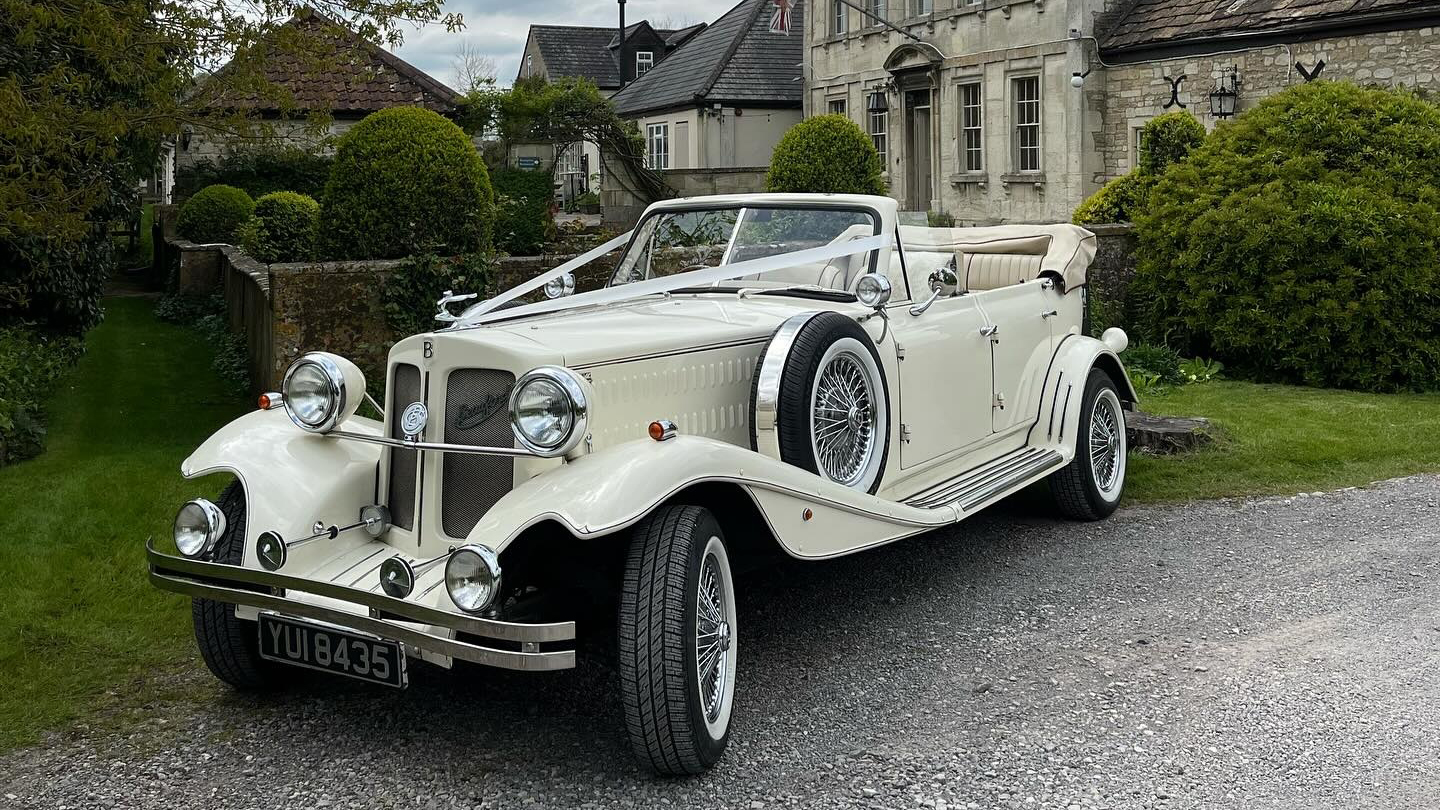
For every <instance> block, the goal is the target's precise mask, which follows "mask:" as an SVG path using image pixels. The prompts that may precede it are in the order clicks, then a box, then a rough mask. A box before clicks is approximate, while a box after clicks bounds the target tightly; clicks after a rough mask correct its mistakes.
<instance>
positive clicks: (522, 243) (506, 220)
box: [492, 169, 555, 256]
mask: <svg viewBox="0 0 1440 810" xmlns="http://www.w3.org/2000/svg"><path fill="white" fill-rule="evenodd" d="M492 179H493V180H494V183H495V247H496V248H498V249H500V250H503V251H505V252H506V253H509V254H510V255H512V256H532V255H535V254H537V253H539V252H540V249H541V247H543V246H544V244H545V243H546V242H547V241H549V240H551V239H553V238H554V237H555V218H554V216H553V215H551V213H550V202H551V200H552V199H554V196H555V186H554V182H553V181H552V180H551V178H550V173H549V172H542V171H532V170H527V169H500V170H499V171H497V172H495V174H494V175H493V178H492Z"/></svg>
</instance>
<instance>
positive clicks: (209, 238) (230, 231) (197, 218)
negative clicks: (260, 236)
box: [175, 184, 255, 244]
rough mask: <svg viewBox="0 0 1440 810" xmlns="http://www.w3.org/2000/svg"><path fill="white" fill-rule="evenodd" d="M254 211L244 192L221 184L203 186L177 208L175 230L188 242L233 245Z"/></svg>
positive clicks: (253, 205) (247, 195) (252, 203)
mask: <svg viewBox="0 0 1440 810" xmlns="http://www.w3.org/2000/svg"><path fill="white" fill-rule="evenodd" d="M254 210H255V201H254V200H252V199H250V195H249V194H246V193H245V192H244V191H241V190H240V189H238V188H235V187H234V186H227V185H224V184H216V185H213V186H206V187H205V188H202V189H200V190H199V191H197V192H195V196H193V197H191V198H190V199H188V200H186V201H185V204H184V205H182V206H180V216H179V217H178V218H177V219H176V220H175V230H176V232H177V233H179V234H180V235H181V236H183V237H185V238H186V239H189V240H190V241H191V242H199V243H201V244H205V243H210V242H224V243H226V244H234V243H235V241H236V240H235V235H236V233H237V232H238V231H239V229H240V226H241V225H243V224H245V221H246V220H248V219H250V214H251V213H252V212H254Z"/></svg>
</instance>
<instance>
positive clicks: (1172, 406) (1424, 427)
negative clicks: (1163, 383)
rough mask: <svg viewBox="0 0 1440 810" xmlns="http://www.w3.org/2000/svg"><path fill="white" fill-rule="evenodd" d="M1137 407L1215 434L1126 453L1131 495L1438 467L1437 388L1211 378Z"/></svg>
mask: <svg viewBox="0 0 1440 810" xmlns="http://www.w3.org/2000/svg"><path fill="white" fill-rule="evenodd" d="M1140 406H1141V408H1142V409H1144V410H1146V411H1148V412H1150V413H1155V414H1162V415H1165V416H1204V417H1207V418H1209V419H1210V420H1212V421H1213V422H1215V423H1216V424H1218V425H1220V426H1221V428H1223V429H1224V432H1225V438H1224V439H1223V440H1222V441H1221V442H1219V443H1217V445H1215V446H1213V447H1212V448H1210V449H1206V450H1202V451H1199V452H1196V453H1191V454H1184V455H1177V456H1170V457H1156V456H1139V455H1133V454H1132V455H1131V456H1130V466H1129V472H1128V475H1129V480H1128V481H1127V483H1126V495H1127V496H1128V497H1129V499H1130V500H1131V501H1132V502H1134V501H1174V500H1184V499H1190V498H1220V497H1225V496H1229V495H1251V494H1290V493H1296V492H1313V491H1317V490H1329V489H1338V488H1340V487H1347V486H1356V485H1364V484H1369V483H1371V482H1372V481H1378V480H1381V479H1384V478H1393V477H1396V476H1401V475H1411V474H1414V473H1419V472H1436V471H1440V394H1399V395H1383V394H1357V393H1353V392H1349V391H1330V390H1324V389H1316V388H1296V387H1292V386H1283V385H1256V384H1254V383H1242V382H1211V383H1204V384H1201V385H1189V386H1185V387H1182V388H1177V389H1172V390H1171V391H1170V392H1169V393H1167V394H1164V395H1162V396H1152V397H1146V398H1142V401H1141V403H1140Z"/></svg>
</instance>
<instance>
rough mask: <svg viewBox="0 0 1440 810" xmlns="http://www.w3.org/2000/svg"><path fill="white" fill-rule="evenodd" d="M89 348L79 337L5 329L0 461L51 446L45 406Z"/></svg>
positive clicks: (0, 338)
mask: <svg viewBox="0 0 1440 810" xmlns="http://www.w3.org/2000/svg"><path fill="white" fill-rule="evenodd" d="M83 351H84V344H82V343H81V342H80V341H79V340H78V339H76V338H69V337H54V336H50V335H46V334H44V333H42V332H38V331H35V330H33V329H29V328H25V327H19V326H16V327H9V328H4V329H0V465H4V464H10V463H14V462H16V461H20V460H21V459H26V458H30V457H32V456H36V455H39V454H40V452H41V451H42V450H43V449H44V448H45V404H46V401H47V400H48V399H49V397H50V391H51V388H52V387H53V386H54V383H55V380H56V379H57V378H59V377H60V375H61V374H63V373H65V372H66V371H67V370H69V369H70V367H71V366H73V365H74V364H75V362H76V361H77V360H78V359H79V358H80V354H81V353H82V352H83Z"/></svg>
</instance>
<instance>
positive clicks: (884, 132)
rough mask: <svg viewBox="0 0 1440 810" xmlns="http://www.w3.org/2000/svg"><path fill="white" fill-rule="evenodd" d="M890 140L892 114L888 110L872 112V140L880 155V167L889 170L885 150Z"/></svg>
mask: <svg viewBox="0 0 1440 810" xmlns="http://www.w3.org/2000/svg"><path fill="white" fill-rule="evenodd" d="M889 139H890V113H889V111H887V110H871V111H870V140H871V141H873V142H874V143H875V151H876V152H879V153H880V166H881V167H882V168H887V164H886V162H885V148H886V146H887V145H888V144H887V142H888V141H889Z"/></svg>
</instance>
